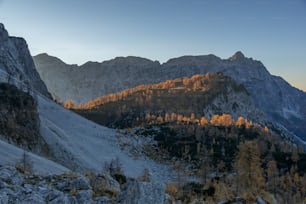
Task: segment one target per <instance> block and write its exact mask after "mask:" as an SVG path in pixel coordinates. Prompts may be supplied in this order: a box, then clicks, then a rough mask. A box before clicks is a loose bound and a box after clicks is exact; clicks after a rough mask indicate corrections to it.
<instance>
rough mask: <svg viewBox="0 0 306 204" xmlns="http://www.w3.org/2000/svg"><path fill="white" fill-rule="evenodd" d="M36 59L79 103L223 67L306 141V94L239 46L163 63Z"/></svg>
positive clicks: (61, 93)
mask: <svg viewBox="0 0 306 204" xmlns="http://www.w3.org/2000/svg"><path fill="white" fill-rule="evenodd" d="M33 59H34V62H35V65H36V68H37V71H38V73H39V74H40V76H41V78H42V79H43V80H44V82H45V83H46V85H47V87H48V89H49V91H50V93H51V94H52V96H53V97H54V98H56V99H58V100H59V101H63V102H64V101H66V100H72V101H73V102H74V103H75V104H79V103H84V102H87V101H90V100H93V99H95V98H97V97H100V96H103V95H106V94H109V93H116V92H119V91H122V90H124V89H128V88H132V87H135V86H137V85H141V84H154V83H159V82H162V81H166V80H171V79H176V78H183V77H191V76H193V75H195V74H206V73H209V72H222V73H224V75H226V76H229V77H231V78H232V79H234V80H235V81H236V82H237V83H238V84H242V85H243V86H244V87H245V88H246V90H247V91H248V93H250V95H251V98H252V101H253V103H254V104H255V106H256V108H258V109H259V110H261V111H262V112H263V113H265V114H266V116H267V118H268V119H269V120H270V121H273V122H275V123H276V124H277V125H279V126H281V127H283V128H285V129H287V130H288V131H289V132H291V133H293V134H295V135H296V136H298V137H299V138H301V139H303V140H304V141H305V140H306V135H305V132H306V125H305V124H306V110H305V108H304V107H305V106H306V93H305V92H303V91H301V90H299V89H297V88H294V87H292V86H291V85H290V84H289V83H287V82H286V81H285V80H284V79H282V78H281V77H278V76H273V75H271V74H270V73H269V72H268V70H267V69H266V68H265V66H264V65H263V64H262V63H261V62H260V61H257V60H253V59H252V58H247V57H245V56H244V55H243V54H242V53H241V52H240V51H238V52H237V53H235V54H234V55H233V56H231V57H230V58H228V59H221V58H219V57H217V56H215V55H212V54H210V55H202V56H183V57H178V58H174V59H170V60H168V61H167V62H166V63H163V64H160V63H159V62H158V61H152V60H149V59H144V58H140V57H131V56H130V57H117V58H115V59H112V60H109V61H104V62H102V63H98V62H87V63H85V64H83V65H81V66H77V65H67V64H65V63H64V62H63V61H61V60H60V59H58V58H56V57H52V56H49V55H47V54H40V55H37V56H34V57H33Z"/></svg>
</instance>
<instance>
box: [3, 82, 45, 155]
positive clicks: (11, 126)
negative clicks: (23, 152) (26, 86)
mask: <svg viewBox="0 0 306 204" xmlns="http://www.w3.org/2000/svg"><path fill="white" fill-rule="evenodd" d="M0 138H1V139H4V140H6V141H8V142H10V143H12V144H15V145H17V146H20V147H23V148H25V149H28V150H31V151H34V152H38V153H43V152H44V153H47V147H46V143H45V141H44V140H43V138H42V137H41V136H40V134H39V116H38V112H37V103H36V101H35V100H34V99H33V97H32V96H31V95H29V94H27V93H24V92H22V91H20V90H19V89H17V88H16V87H15V86H13V85H10V84H6V83H0Z"/></svg>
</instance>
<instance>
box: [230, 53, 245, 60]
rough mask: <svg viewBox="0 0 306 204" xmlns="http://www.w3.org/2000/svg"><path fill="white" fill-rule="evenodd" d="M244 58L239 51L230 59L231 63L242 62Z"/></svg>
mask: <svg viewBox="0 0 306 204" xmlns="http://www.w3.org/2000/svg"><path fill="white" fill-rule="evenodd" d="M245 58H246V57H245V56H244V54H243V53H242V52H241V51H237V52H236V53H235V54H234V55H233V56H231V57H230V60H231V61H235V60H244V59H245Z"/></svg>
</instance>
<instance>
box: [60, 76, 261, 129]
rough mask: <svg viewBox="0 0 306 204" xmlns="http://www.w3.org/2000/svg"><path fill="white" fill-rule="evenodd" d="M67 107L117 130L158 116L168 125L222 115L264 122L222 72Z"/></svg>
mask: <svg viewBox="0 0 306 204" xmlns="http://www.w3.org/2000/svg"><path fill="white" fill-rule="evenodd" d="M65 106H66V107H67V108H74V109H75V111H76V112H77V113H79V114H81V115H82V116H84V117H86V118H88V119H90V120H93V121H95V122H97V123H100V124H102V125H106V126H109V127H116V128H128V127H135V126H139V125H144V124H147V123H149V122H150V121H151V122H153V121H152V120H153V119H154V117H155V119H156V120H157V121H159V122H163V121H165V122H166V121H169V120H170V118H172V120H173V117H175V118H176V119H177V118H181V117H185V118H193V119H199V120H200V119H201V117H203V116H204V117H206V118H207V119H210V118H211V117H212V116H213V115H215V114H222V113H228V114H230V115H232V117H234V118H238V117H239V116H244V117H246V118H250V119H251V120H259V119H260V117H261V120H263V119H262V118H263V116H262V114H260V113H259V112H258V111H256V109H255V108H254V106H253V104H252V101H251V98H250V97H249V94H248V92H247V91H246V89H245V88H244V87H243V86H242V85H238V84H237V83H235V81H233V80H232V79H231V78H229V77H227V76H224V75H223V74H222V73H209V74H206V75H194V76H193V77H191V78H187V77H185V78H178V79H175V80H168V81H165V82H162V83H158V84H153V85H140V86H137V87H135V88H132V89H127V90H125V91H122V92H119V93H116V94H109V95H106V96H103V97H100V98H97V99H95V100H92V101H89V102H88V103H86V104H80V105H77V106H73V104H72V103H71V101H68V102H66V104H65ZM251 111H252V113H251Z"/></svg>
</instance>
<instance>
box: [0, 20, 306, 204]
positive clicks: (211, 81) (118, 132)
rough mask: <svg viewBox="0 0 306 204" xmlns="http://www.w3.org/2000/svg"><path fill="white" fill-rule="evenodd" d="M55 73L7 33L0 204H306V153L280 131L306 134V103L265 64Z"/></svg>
mask: <svg viewBox="0 0 306 204" xmlns="http://www.w3.org/2000/svg"><path fill="white" fill-rule="evenodd" d="M42 56H44V57H46V58H47V59H49V58H50V57H49V56H47V55H42ZM54 59H56V58H54V57H53V58H52V60H54ZM52 60H51V61H52ZM57 62H58V63H62V62H61V61H60V60H58V59H57ZM52 64H53V62H50V63H49V65H48V66H49V68H50V70H57V71H55V72H52V74H51V72H50V73H47V74H46V73H45V75H44V76H43V74H42V73H41V68H39V67H36V66H38V64H37V62H36V65H35V64H34V62H33V59H32V57H31V55H30V52H29V50H28V47H27V43H26V41H25V40H24V39H22V38H16V37H11V36H9V35H8V32H7V31H6V30H5V28H4V26H3V25H2V24H1V23H0V99H1V100H0V108H1V109H0V116H1V118H0V203H42V204H43V203H97V204H98V203H122V204H130V203H135V204H142V203H147V204H155V203H161V204H163V203H164V204H170V203H201V202H205V203H257V204H266V203H278V202H279V203H303V202H306V199H305V195H306V182H305V181H306V174H305V168H306V154H305V149H304V146H302V145H300V143H295V142H296V141H294V140H292V137H291V136H294V135H293V134H292V135H290V134H288V131H286V128H285V127H284V126H282V124H283V125H286V126H287V128H290V124H295V125H296V124H298V122H301V124H304V123H303V119H304V118H303V117H304V113H303V112H301V111H300V109H302V108H303V104H304V102H305V100H304V97H305V93H304V92H302V91H299V90H297V89H295V88H293V87H291V86H290V85H289V84H287V83H286V82H284V81H283V80H282V79H280V78H277V77H274V76H271V75H270V74H269V73H268V72H267V70H266V69H265V68H264V66H263V65H262V64H261V63H260V62H258V61H254V60H252V59H249V58H246V57H244V56H243V54H242V53H240V52H237V53H236V54H235V55H234V56H233V57H231V58H230V59H226V60H222V59H220V58H218V57H216V56H213V55H208V56H197V57H195V56H185V57H181V58H177V59H173V60H169V61H168V62H167V63H164V64H160V63H158V62H152V61H150V60H147V59H142V58H137V57H126V58H123V57H119V58H116V59H114V60H110V61H108V62H104V63H102V64H104V65H103V66H104V68H105V67H108V68H107V69H105V70H106V71H107V72H108V73H104V72H100V71H101V70H102V71H103V70H104V68H103V69H100V68H101V67H100V68H96V67H95V66H96V65H99V66H100V65H101V63H86V64H87V65H86V64H85V65H86V66H90V67H92V68H90V69H88V70H86V69H83V68H78V67H77V66H76V65H74V66H73V67H74V68H68V69H66V68H65V66H62V67H61V68H59V67H53V65H52ZM63 64H64V63H62V65H63ZM136 64H137V66H136ZM166 64H168V65H167V66H166ZM41 65H42V64H41ZM64 65H65V64H64ZM85 65H84V66H85ZM106 65H107V66H106ZM151 65H154V66H155V68H154V69H152V66H151ZM70 67H71V66H70ZM37 69H38V70H40V71H39V72H38V71H37ZM50 70H49V71H50ZM58 70H60V71H58ZM105 70H104V71H105ZM47 71H48V70H47ZM81 72H82V74H83V75H82V74H81ZM196 72H203V73H196ZM59 73H61V74H62V75H61V74H59ZM72 73H73V74H74V75H71V74H72ZM229 73H231V74H232V75H233V76H230V74H229ZM105 74H107V75H105ZM189 74H190V75H189ZM40 75H41V76H43V77H42V79H41V77H40ZM144 76H145V77H144ZM86 77H88V78H86ZM108 77H109V78H108ZM101 79H105V80H106V79H107V80H108V81H107V83H108V84H107V83H106V82H103V83H104V85H105V86H103V87H102V88H101V87H99V83H102V82H101ZM259 79H261V80H259ZM52 80H53V81H54V82H57V83H58V84H57V85H56V88H57V89H53V88H52V87H53V86H54V87H55V85H54V84H53V85H50V84H49V82H50V83H51V81H52ZM48 81H49V82H48ZM83 81H85V82H86V83H83ZM45 82H46V84H47V85H45ZM72 82H73V84H72ZM77 82H79V83H77ZM149 82H150V83H149ZM94 83H97V84H94ZM103 83H102V84H103ZM138 83H141V85H139V84H138ZM51 84H52V83H51ZM262 84H264V85H262ZM58 85H61V86H62V87H61V86H58ZM94 85H96V86H94ZM108 85H109V86H108ZM136 85H137V86H136ZM70 86H72V87H73V88H72V89H70V88H69V87H70ZM129 86H131V87H130V88H127V87H129ZM264 86H267V87H265V88H275V89H276V91H278V92H277V94H276V95H275V94H274V95H273V91H272V90H271V89H267V90H266V92H265V91H263V90H264V89H263V87H264ZM268 86H270V87H268ZM260 88H262V90H260ZM106 89H107V90H108V91H111V93H108V94H107V93H106V91H105V90H106ZM54 90H56V91H58V93H57V94H55V92H54ZM102 91H104V92H103V93H102V94H101V93H100V92H102ZM118 91H120V92H118ZM255 91H258V98H257V95H256V93H255ZM49 92H50V93H49ZM65 92H66V93H67V96H69V98H67V100H66V99H65V98H63V96H64V93H65ZM59 93H60V94H62V97H61V96H60V95H59ZM82 94H84V98H82V97H81V96H82ZM96 94H97V95H98V98H97V96H96ZM268 94H271V95H269V96H267V95H268ZM288 96H291V97H293V98H291V99H290V98H288ZM52 97H53V98H52ZM77 97H79V100H77V99H76V98H77ZM264 97H267V98H266V100H272V99H273V100H274V101H266V100H264ZM54 98H55V99H56V101H54V100H53V99H54ZM87 100H88V102H87V103H86V101H87ZM276 100H280V101H276ZM59 101H62V102H65V103H64V104H59V103H56V102H59ZM80 102H82V103H80ZM273 103H275V104H273ZM62 105H65V107H66V108H64V107H63V106H62ZM268 105H273V107H275V108H276V109H275V110H272V109H271V110H270V112H269V111H268V110H267V109H268V107H269V106H268ZM279 108H282V112H278V111H279ZM286 108H287V109H286ZM69 109H72V110H69ZM284 110H286V111H284ZM74 111H75V112H78V113H79V114H76V113H74ZM274 113H275V115H273V114H274ZM276 113H278V114H279V115H277V114H276ZM289 113H290V114H289ZM83 116H86V117H88V118H90V119H91V120H92V121H90V120H87V119H85V118H84V117H83ZM92 116H94V117H92ZM279 117H280V118H279ZM289 120H295V121H291V122H292V123H289V122H290V121H289ZM93 121H96V122H99V123H100V124H102V125H100V124H98V123H95V122H93ZM104 125H107V126H109V127H115V128H119V129H113V128H108V127H105V126H104Z"/></svg>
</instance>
